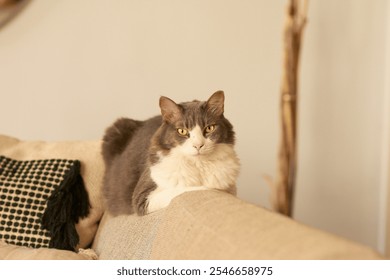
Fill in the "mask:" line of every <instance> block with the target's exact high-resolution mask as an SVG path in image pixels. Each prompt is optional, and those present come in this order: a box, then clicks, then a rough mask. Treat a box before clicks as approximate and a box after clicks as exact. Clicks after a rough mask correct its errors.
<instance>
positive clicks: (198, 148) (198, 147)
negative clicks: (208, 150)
mask: <svg viewBox="0 0 390 280" xmlns="http://www.w3.org/2000/svg"><path fill="white" fill-rule="evenodd" d="M203 146H204V144H199V145H194V148H195V149H197V150H198V151H199V150H200V149H202V147H203Z"/></svg>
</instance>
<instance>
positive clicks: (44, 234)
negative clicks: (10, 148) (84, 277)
mask: <svg viewBox="0 0 390 280" xmlns="http://www.w3.org/2000/svg"><path fill="white" fill-rule="evenodd" d="M79 171H80V162H79V161H77V160H67V159H50V160H29V161H18V160H13V159H10V158H7V157H4V156H0V240H4V241H5V242H7V243H9V244H14V245H20V246H27V247H32V248H40V247H53V248H58V249H68V250H74V248H75V247H76V245H77V243H78V235H77V232H76V230H75V223H77V222H78V219H79V218H80V217H85V216H86V215H87V214H88V211H89V207H88V206H89V204H88V195H87V193H86V191H85V189H84V185H83V182H82V178H81V176H80V173H79Z"/></svg>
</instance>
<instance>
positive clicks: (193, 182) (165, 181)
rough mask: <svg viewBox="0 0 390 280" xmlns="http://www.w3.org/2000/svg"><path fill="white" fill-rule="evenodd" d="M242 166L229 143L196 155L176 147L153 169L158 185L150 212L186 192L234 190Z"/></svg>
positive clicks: (150, 199) (232, 191)
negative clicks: (185, 152)
mask: <svg viewBox="0 0 390 280" xmlns="http://www.w3.org/2000/svg"><path fill="white" fill-rule="evenodd" d="M239 169H240V164H239V159H238V157H237V155H236V153H235V151H234V149H233V146H232V145H229V144H217V145H215V147H214V150H213V152H212V153H210V154H204V155H194V156H189V155H184V154H183V153H182V152H181V151H180V148H179V147H178V148H174V149H172V150H171V151H170V153H169V154H168V155H167V156H162V157H161V160H160V162H158V163H157V164H155V165H154V166H152V167H151V169H150V171H151V177H152V179H153V181H154V182H155V183H156V185H157V188H156V189H155V190H154V191H153V192H151V194H150V195H149V198H148V212H153V211H156V210H158V209H160V208H163V207H165V206H167V205H168V204H169V202H170V201H171V200H172V199H173V198H174V197H175V196H177V195H179V194H181V193H183V192H186V191H193V190H204V189H219V190H224V191H228V192H231V193H235V184H236V180H237V177H238V173H239Z"/></svg>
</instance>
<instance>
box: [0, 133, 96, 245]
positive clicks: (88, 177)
mask: <svg viewBox="0 0 390 280" xmlns="http://www.w3.org/2000/svg"><path fill="white" fill-rule="evenodd" d="M100 144H101V143H100V141H68V142H66V141H64V142H44V141H20V140H18V139H16V138H12V137H8V136H4V135H0V154H1V155H4V156H7V157H9V158H13V159H16V160H35V159H52V158H64V159H78V160H80V161H81V175H82V177H83V179H84V183H85V186H86V188H87V191H88V194H89V200H90V204H91V210H90V215H89V216H88V217H87V218H85V219H83V220H81V221H80V222H79V223H78V225H76V229H77V231H78V233H79V236H80V246H79V247H80V248H86V247H87V246H88V245H90V244H91V243H92V240H93V238H94V235H95V233H96V231H97V226H98V222H99V220H100V218H101V216H102V215H103V203H102V199H101V193H100V190H101V183H102V177H103V173H104V164H103V160H102V158H101V156H100Z"/></svg>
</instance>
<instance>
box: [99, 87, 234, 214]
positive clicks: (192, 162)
mask: <svg viewBox="0 0 390 280" xmlns="http://www.w3.org/2000/svg"><path fill="white" fill-rule="evenodd" d="M224 99H225V97H224V93H223V92H222V91H217V92H215V93H214V94H213V95H212V96H211V97H210V98H209V99H208V100H207V101H206V102H202V101H196V100H195V101H192V102H185V103H180V104H176V103H175V102H174V101H173V100H171V99H169V98H167V97H161V98H160V109H161V116H157V117H154V118H151V119H148V120H146V121H136V120H131V119H127V118H122V119H119V120H117V121H116V122H115V123H114V124H113V125H112V126H111V127H109V128H108V129H107V130H106V133H105V135H104V138H103V146H102V154H103V158H104V161H105V166H106V171H105V176H104V182H103V195H104V197H105V200H106V204H107V208H108V210H109V211H110V212H111V213H112V214H113V215H120V214H131V213H134V212H135V213H137V214H138V215H145V214H148V213H151V212H154V211H157V210H159V209H162V208H164V207H166V206H167V205H168V204H169V203H170V201H171V200H172V199H173V198H174V197H176V196H178V195H179V194H182V193H184V192H187V191H195V190H209V189H217V190H221V191H226V192H229V193H232V194H235V193H236V179H237V176H238V173H239V169H240V164H239V159H238V157H237V155H236V152H235V151H234V142H235V135H234V131H233V127H232V125H231V123H230V122H229V121H228V120H227V119H226V118H225V117H224V114H223V113H224Z"/></svg>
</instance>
